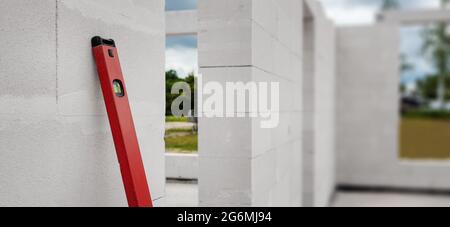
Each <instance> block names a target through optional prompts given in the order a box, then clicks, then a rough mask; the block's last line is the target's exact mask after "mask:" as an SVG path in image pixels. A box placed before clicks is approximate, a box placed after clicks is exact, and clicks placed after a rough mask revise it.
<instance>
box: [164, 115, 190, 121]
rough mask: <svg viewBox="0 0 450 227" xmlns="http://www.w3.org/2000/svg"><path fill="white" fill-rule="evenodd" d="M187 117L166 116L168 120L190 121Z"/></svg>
mask: <svg viewBox="0 0 450 227" xmlns="http://www.w3.org/2000/svg"><path fill="white" fill-rule="evenodd" d="M188 120H189V119H188V118H187V117H175V116H166V122H188Z"/></svg>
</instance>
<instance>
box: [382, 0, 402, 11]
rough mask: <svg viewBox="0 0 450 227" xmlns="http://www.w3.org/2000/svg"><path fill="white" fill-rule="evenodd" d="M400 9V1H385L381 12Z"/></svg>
mask: <svg viewBox="0 0 450 227" xmlns="http://www.w3.org/2000/svg"><path fill="white" fill-rule="evenodd" d="M398 8H400V4H399V2H398V0H383V2H382V4H381V10H383V11H385V10H392V9H398Z"/></svg>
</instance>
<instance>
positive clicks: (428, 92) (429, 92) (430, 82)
mask: <svg viewBox="0 0 450 227" xmlns="http://www.w3.org/2000/svg"><path fill="white" fill-rule="evenodd" d="M438 81H439V76H437V75H431V76H427V77H425V78H424V79H422V80H419V81H417V88H418V89H419V91H420V93H421V95H422V97H423V98H425V99H426V100H436V99H437V98H438V94H437V90H438ZM445 84H446V87H450V80H446V81H445ZM445 99H446V100H450V90H447V91H446V94H445Z"/></svg>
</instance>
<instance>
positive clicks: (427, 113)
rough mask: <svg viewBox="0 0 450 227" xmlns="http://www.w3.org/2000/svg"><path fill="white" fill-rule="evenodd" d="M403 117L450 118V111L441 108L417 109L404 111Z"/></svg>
mask: <svg viewBox="0 0 450 227" xmlns="http://www.w3.org/2000/svg"><path fill="white" fill-rule="evenodd" d="M402 117H403V118H413V119H434V120H450V112H449V111H440V110H416V111H408V112H406V113H403V114H402Z"/></svg>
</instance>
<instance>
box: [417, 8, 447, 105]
mask: <svg viewBox="0 0 450 227" xmlns="http://www.w3.org/2000/svg"><path fill="white" fill-rule="evenodd" d="M449 3H450V1H449V0H441V7H442V8H447V6H448V5H449ZM448 31H449V25H448V24H447V23H445V22H442V23H438V24H436V25H433V26H430V27H429V28H426V29H424V31H423V33H422V36H423V38H424V40H425V41H424V45H423V47H422V51H423V53H424V54H425V55H426V56H427V57H428V58H429V59H430V60H431V61H432V62H433V64H434V67H435V69H436V70H437V75H436V76H435V77H434V78H430V79H427V81H423V82H422V84H419V86H420V87H421V89H424V90H423V91H422V93H424V95H425V97H427V98H430V97H432V98H436V99H438V100H440V101H441V102H442V103H444V102H445V100H448V98H449V94H448V91H447V88H448V86H449V82H448V77H449V76H450V34H449V32H448ZM431 87H434V89H435V90H436V91H435V92H432V91H430V88H431ZM440 91H442V92H440Z"/></svg>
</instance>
